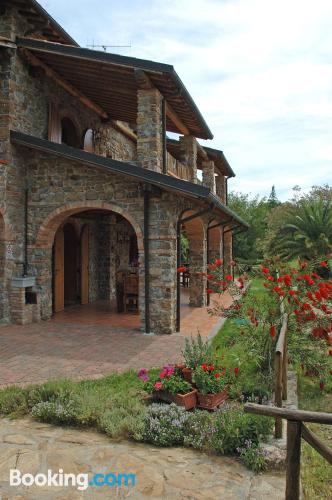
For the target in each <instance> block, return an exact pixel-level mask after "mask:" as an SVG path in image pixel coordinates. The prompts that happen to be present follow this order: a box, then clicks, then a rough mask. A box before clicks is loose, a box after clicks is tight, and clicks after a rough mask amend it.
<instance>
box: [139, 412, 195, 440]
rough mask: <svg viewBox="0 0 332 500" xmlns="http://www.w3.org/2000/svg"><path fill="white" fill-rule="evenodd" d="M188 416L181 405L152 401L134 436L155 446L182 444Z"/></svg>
mask: <svg viewBox="0 0 332 500" xmlns="http://www.w3.org/2000/svg"><path fill="white" fill-rule="evenodd" d="M188 418H189V414H188V413H187V412H186V411H185V409H184V408H183V407H182V406H177V405H175V404H173V403H172V404H170V405H164V404H157V403H154V404H152V405H150V406H149V407H148V408H147V409H146V412H145V415H144V421H143V425H142V428H141V429H140V430H139V431H137V432H136V434H135V435H134V438H135V439H136V440H137V441H145V442H147V443H152V444H155V445H156V446H172V445H180V444H183V439H184V426H185V424H186V422H187V420H188Z"/></svg>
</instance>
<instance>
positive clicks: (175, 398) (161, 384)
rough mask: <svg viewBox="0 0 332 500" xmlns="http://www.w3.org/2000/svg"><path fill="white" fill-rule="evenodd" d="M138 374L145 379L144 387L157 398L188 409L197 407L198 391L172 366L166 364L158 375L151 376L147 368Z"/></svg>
mask: <svg viewBox="0 0 332 500" xmlns="http://www.w3.org/2000/svg"><path fill="white" fill-rule="evenodd" d="M138 376H139V378H140V379H141V380H143V381H144V389H145V390H146V391H147V392H148V393H150V394H152V395H153V397H155V398H157V399H161V400H162V401H166V402H168V403H172V402H173V403H175V404H177V405H178V406H183V407H184V408H185V409H186V410H191V409H192V408H195V406H196V404H197V391H196V389H193V387H192V386H191V384H189V382H187V381H186V380H183V378H182V377H181V376H180V375H178V374H177V373H176V372H175V370H174V368H173V367H172V366H169V365H167V366H164V368H163V369H162V370H161V371H160V373H159V374H158V375H155V376H150V375H149V374H148V373H147V371H146V370H144V369H142V370H140V371H139V373H138Z"/></svg>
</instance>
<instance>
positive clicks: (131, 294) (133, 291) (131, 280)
mask: <svg viewBox="0 0 332 500" xmlns="http://www.w3.org/2000/svg"><path fill="white" fill-rule="evenodd" d="M128 304H131V308H134V309H135V311H136V312H138V276H135V275H129V276H125V278H124V281H123V309H124V312H127V306H128Z"/></svg>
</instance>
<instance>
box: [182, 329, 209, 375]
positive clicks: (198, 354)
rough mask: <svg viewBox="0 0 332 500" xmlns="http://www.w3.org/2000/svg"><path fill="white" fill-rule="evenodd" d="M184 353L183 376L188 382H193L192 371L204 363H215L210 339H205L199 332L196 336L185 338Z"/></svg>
mask: <svg viewBox="0 0 332 500" xmlns="http://www.w3.org/2000/svg"><path fill="white" fill-rule="evenodd" d="M182 355H183V358H184V361H185V368H183V369H182V373H183V377H184V379H185V380H187V382H189V383H192V373H193V371H194V370H195V368H197V367H198V366H201V365H202V364H203V363H207V364H212V363H213V358H214V354H213V349H212V346H211V344H210V342H209V341H208V340H203V339H202V337H201V335H200V334H198V335H197V337H196V338H193V337H191V338H190V339H188V338H186V339H185V344H184V349H183V351H182Z"/></svg>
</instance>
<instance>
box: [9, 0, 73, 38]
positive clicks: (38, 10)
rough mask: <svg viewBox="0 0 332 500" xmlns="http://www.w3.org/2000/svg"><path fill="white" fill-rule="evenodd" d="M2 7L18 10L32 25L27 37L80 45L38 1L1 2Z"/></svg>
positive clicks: (12, 0)
mask: <svg viewBox="0 0 332 500" xmlns="http://www.w3.org/2000/svg"><path fill="white" fill-rule="evenodd" d="M0 6H1V7H3V8H7V7H9V8H13V7H15V8H17V10H18V13H19V14H21V15H22V16H23V17H24V18H25V19H26V20H27V21H28V23H29V24H30V25H31V29H29V30H28V32H27V33H25V35H29V36H34V37H37V38H43V39H45V38H46V39H47V40H50V41H51V42H57V43H65V44H69V45H75V46H77V45H78V44H77V43H76V42H75V40H74V39H73V38H72V37H71V36H70V35H69V34H68V33H67V32H66V31H65V30H64V29H63V28H62V27H61V26H60V24H58V23H57V22H56V21H55V20H54V19H53V18H52V17H51V16H50V14H49V13H48V12H46V10H45V9H44V8H43V7H42V6H41V5H40V4H39V3H38V2H36V0H1V3H0Z"/></svg>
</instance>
